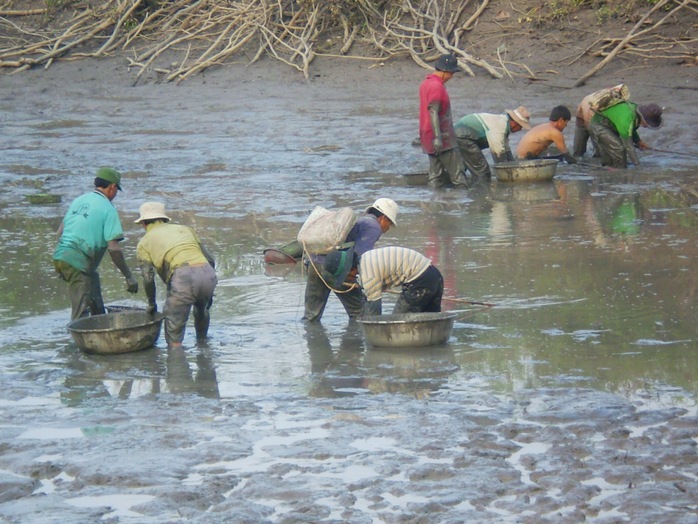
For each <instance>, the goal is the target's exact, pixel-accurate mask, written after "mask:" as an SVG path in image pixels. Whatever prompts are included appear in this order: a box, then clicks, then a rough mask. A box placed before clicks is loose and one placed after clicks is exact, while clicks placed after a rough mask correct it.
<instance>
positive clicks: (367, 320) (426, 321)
mask: <svg viewBox="0 0 698 524" xmlns="http://www.w3.org/2000/svg"><path fill="white" fill-rule="evenodd" d="M457 316H458V314H457V313H405V314H402V315H380V316H372V317H364V318H361V319H358V322H359V323H360V324H361V330H362V331H363V334H364V338H365V339H366V343H367V344H368V345H369V346H373V347H381V348H408V347H412V348H414V347H425V346H435V345H439V344H445V343H446V342H447V341H448V339H449V338H450V337H451V331H452V330H453V322H454V320H455V318H456V317H457Z"/></svg>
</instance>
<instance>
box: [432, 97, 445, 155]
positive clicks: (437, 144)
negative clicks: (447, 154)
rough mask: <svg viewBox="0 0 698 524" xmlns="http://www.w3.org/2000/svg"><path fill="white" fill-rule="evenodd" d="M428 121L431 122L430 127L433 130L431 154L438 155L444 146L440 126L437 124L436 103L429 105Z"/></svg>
mask: <svg viewBox="0 0 698 524" xmlns="http://www.w3.org/2000/svg"><path fill="white" fill-rule="evenodd" d="M429 121H430V122H431V129H432V130H433V131H434V141H433V142H432V146H433V147H434V152H433V153H432V154H434V155H439V154H441V150H442V149H443V147H444V142H443V138H442V137H441V126H440V125H439V108H438V105H430V106H429Z"/></svg>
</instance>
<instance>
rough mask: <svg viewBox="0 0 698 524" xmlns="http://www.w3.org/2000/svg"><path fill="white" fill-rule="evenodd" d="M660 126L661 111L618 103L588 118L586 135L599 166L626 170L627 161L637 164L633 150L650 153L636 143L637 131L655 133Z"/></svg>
mask: <svg viewBox="0 0 698 524" xmlns="http://www.w3.org/2000/svg"><path fill="white" fill-rule="evenodd" d="M661 126H662V108H661V107H659V106H658V105H657V104H647V105H640V106H639V105H637V104H635V103H634V102H630V101H628V102H621V103H619V104H616V105H614V106H611V107H609V108H607V109H604V110H602V111H599V112H598V113H596V114H594V116H593V117H592V118H591V124H590V125H589V135H590V137H591V139H592V142H593V143H594V146H595V147H597V148H598V150H599V155H600V156H601V165H604V166H610V167H617V168H623V169H624V168H627V167H628V161H630V162H631V163H633V164H635V165H639V164H640V157H639V156H638V154H637V151H636V150H635V147H637V148H639V149H643V150H644V149H650V147H649V146H648V145H647V144H646V143H645V142H644V141H642V139H640V135H639V134H638V132H637V130H638V129H639V128H640V127H649V128H650V129H659V128H660V127H661Z"/></svg>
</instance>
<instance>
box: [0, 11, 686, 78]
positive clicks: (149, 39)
mask: <svg viewBox="0 0 698 524" xmlns="http://www.w3.org/2000/svg"><path fill="white" fill-rule="evenodd" d="M697 2H698V0H660V2H659V3H657V4H655V5H654V7H652V8H651V9H650V10H649V11H648V12H647V14H646V15H645V16H644V17H643V18H642V19H641V20H640V21H639V22H638V23H637V24H636V25H635V27H633V29H632V30H631V31H630V33H629V34H628V35H626V36H625V37H618V38H613V37H610V38H607V39H603V40H598V41H597V42H595V44H594V45H593V46H591V47H589V48H587V49H586V50H584V52H583V54H589V55H601V56H604V58H603V60H602V61H601V62H600V63H599V64H598V65H597V66H596V67H595V68H593V69H592V70H590V71H589V73H587V74H586V75H584V76H583V77H582V78H580V79H579V81H578V84H581V83H583V82H584V80H586V79H587V78H589V77H590V76H591V75H593V74H595V73H596V72H597V71H598V70H600V69H601V68H602V67H604V66H605V65H606V64H607V63H608V62H609V61H610V60H612V59H613V58H614V57H615V56H617V55H619V54H621V53H628V54H630V53H641V54H643V56H647V57H652V53H653V52H655V51H658V50H660V51H661V53H660V55H659V56H662V57H667V56H669V57H673V56H677V48H678V49H679V51H678V55H679V56H682V57H689V58H690V57H691V56H692V57H693V59H695V55H696V51H695V38H686V39H683V40H681V41H676V40H669V39H662V36H661V34H659V33H658V31H657V30H658V28H659V26H661V25H662V24H663V23H665V22H666V21H667V20H669V19H670V18H671V17H676V15H677V12H678V11H679V10H681V9H687V10H692V11H695V9H696V5H697ZM9 3H10V4H11V3H12V2H11V1H10V2H9ZM489 3H490V0H480V1H479V2H478V1H475V0H473V1H472V2H471V0H333V1H332V2H330V1H326V0H75V1H71V0H63V1H62V2H61V4H62V5H66V4H68V5H69V6H70V7H68V8H66V7H64V8H63V9H62V10H60V11H56V10H51V9H48V8H36V9H24V10H20V9H5V10H3V9H2V8H0V70H2V69H4V70H6V71H11V72H19V71H23V70H26V69H28V68H31V67H38V66H43V67H46V68H47V67H50V65H51V64H52V63H53V61H54V60H76V59H81V58H85V57H103V56H109V55H117V54H126V56H128V61H129V67H130V68H132V69H133V70H134V71H136V77H135V80H134V83H136V82H138V81H139V79H140V78H141V77H142V76H143V75H144V74H145V73H146V72H155V73H157V74H159V75H161V77H162V79H164V80H165V81H168V82H171V81H175V82H180V81H182V80H184V79H186V78H188V77H190V76H192V75H195V74H197V73H200V72H201V71H204V70H205V69H207V68H209V67H212V66H217V65H222V64H225V63H229V62H231V61H233V60H242V61H245V62H247V63H253V62H255V61H257V60H259V59H260V58H261V57H262V56H271V57H273V58H274V59H276V60H279V61H281V62H283V63H284V64H287V65H289V66H291V67H293V68H295V69H297V70H298V71H300V72H302V73H303V75H304V76H305V77H306V78H308V77H309V75H310V66H311V64H312V62H313V60H314V59H315V58H316V57H318V56H340V57H345V58H351V59H360V60H373V61H375V62H376V63H379V62H380V63H382V62H384V61H385V60H387V59H390V58H393V57H397V56H409V57H411V58H412V59H413V60H414V61H415V62H416V63H417V64H419V65H420V66H423V67H425V68H430V67H431V66H430V65H429V64H430V63H431V62H432V61H433V60H434V59H435V58H436V57H437V56H438V55H439V54H441V53H446V52H449V53H453V54H455V55H456V56H457V57H458V60H459V63H460V65H461V67H462V68H463V69H464V70H465V71H466V72H467V74H469V75H475V70H474V68H478V69H481V70H484V71H485V72H486V73H487V74H489V75H490V76H492V77H494V78H501V77H502V76H504V75H507V76H509V77H512V76H513V74H516V73H513V74H512V72H511V71H510V69H509V68H508V67H507V65H509V66H516V67H517V69H519V70H521V71H523V72H522V73H521V74H523V75H526V76H530V77H535V75H534V73H533V72H532V71H531V70H530V69H529V68H528V67H527V66H526V65H525V64H518V63H514V62H507V61H506V60H504V58H503V56H502V54H501V53H500V49H502V47H498V48H497V57H496V59H497V60H496V62H494V63H490V62H488V61H487V60H485V59H483V58H480V57H477V56H475V55H474V54H473V51H472V46H471V45H470V44H469V43H468V42H467V41H466V36H467V35H468V34H469V33H471V32H472V31H473V30H474V28H475V27H476V25H477V23H478V21H479V20H480V19H481V18H482V17H483V16H484V14H485V13H487V12H488V8H489ZM42 5H43V4H42ZM47 5H48V4H47ZM512 7H513V6H512ZM658 12H659V13H661V15H662V18H661V19H660V20H659V21H658V22H656V23H652V24H649V25H647V22H648V20H649V17H650V16H651V15H653V14H655V13H658ZM32 22H33V23H32ZM38 22H41V23H38ZM500 36H501V33H500ZM650 36H653V37H654V39H650V40H648V39H647V38H648V37H650ZM357 42H361V43H362V44H363V47H362V53H358V54H355V55H352V54H350V52H351V50H352V48H353V47H356V43H357ZM597 46H599V47H600V49H598V50H597V49H596V47H597ZM609 46H611V47H612V49H611V50H610V51H609V50H608V48H609ZM493 58H494V57H493Z"/></svg>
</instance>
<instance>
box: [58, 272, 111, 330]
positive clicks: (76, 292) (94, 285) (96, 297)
mask: <svg viewBox="0 0 698 524" xmlns="http://www.w3.org/2000/svg"><path fill="white" fill-rule="evenodd" d="M53 265H54V267H55V268H56V273H58V274H59V275H60V277H61V278H62V279H63V280H64V281H65V282H67V283H68V296H69V297H70V305H71V307H72V312H71V314H70V320H77V319H78V318H81V317H86V316H88V315H103V314H104V312H105V309H104V301H103V300H102V287H101V285H100V283H99V273H97V272H96V271H94V272H92V273H83V272H82V271H78V270H77V269H75V268H74V267H73V266H71V265H70V264H68V263H67V262H63V261H62V260H54V261H53Z"/></svg>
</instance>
